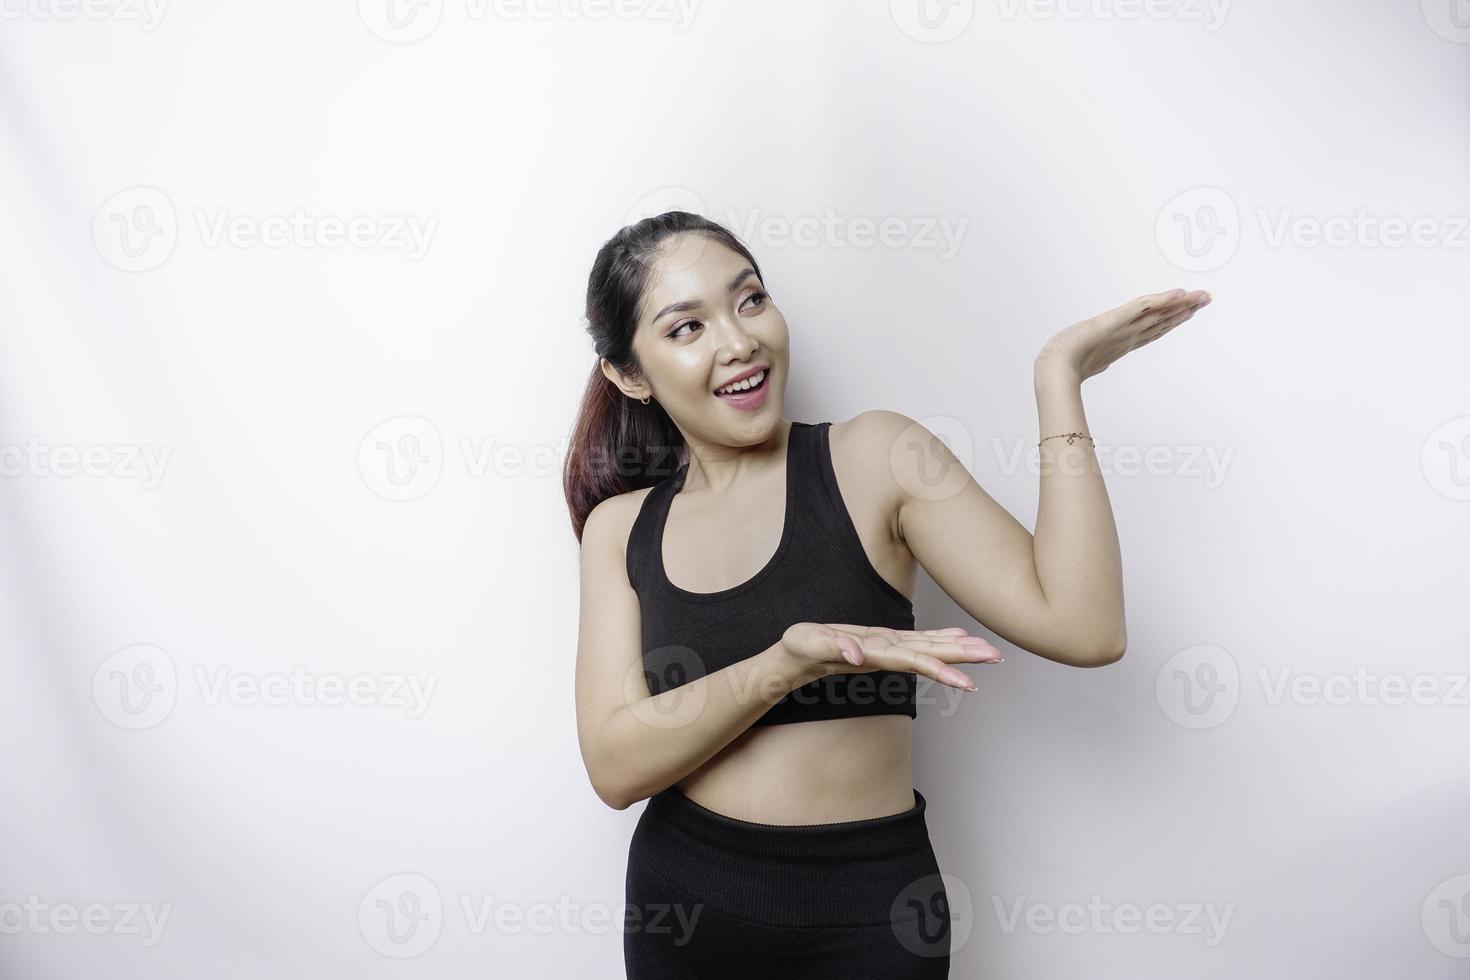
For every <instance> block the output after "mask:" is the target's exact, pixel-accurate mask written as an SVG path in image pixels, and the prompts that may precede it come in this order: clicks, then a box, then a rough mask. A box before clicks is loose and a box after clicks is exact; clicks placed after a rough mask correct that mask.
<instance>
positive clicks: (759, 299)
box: [669, 290, 770, 337]
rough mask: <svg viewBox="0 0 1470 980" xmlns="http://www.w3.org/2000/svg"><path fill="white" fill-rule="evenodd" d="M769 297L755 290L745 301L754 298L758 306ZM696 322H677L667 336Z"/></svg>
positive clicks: (673, 334) (677, 333) (694, 324)
mask: <svg viewBox="0 0 1470 980" xmlns="http://www.w3.org/2000/svg"><path fill="white" fill-rule="evenodd" d="M769 298H770V297H769V296H768V295H767V294H766V293H763V292H761V291H759V290H757V291H756V292H753V293H751V294H750V295H749V296H747V297H745V301H746V302H747V303H748V302H750V301H751V300H755V302H756V305H757V306H759V305H761V304H762V303H764V302H765V301H766V300H767V299H769ZM698 324H699V321H698V320H685V321H684V322H683V323H681V324H679V325H678V326H677V327H675V328H674V329H673V330H670V331H669V336H670V337H677V336H679V333H680V331H682V330H683V329H684V328H685V327H693V326H697V325H698Z"/></svg>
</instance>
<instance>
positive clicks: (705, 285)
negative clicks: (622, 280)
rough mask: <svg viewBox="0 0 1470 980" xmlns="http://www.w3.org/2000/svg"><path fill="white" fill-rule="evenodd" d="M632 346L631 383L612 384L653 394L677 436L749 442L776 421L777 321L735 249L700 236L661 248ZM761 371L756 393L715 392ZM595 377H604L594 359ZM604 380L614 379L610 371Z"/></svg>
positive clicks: (779, 376) (780, 397)
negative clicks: (635, 373)
mask: <svg viewBox="0 0 1470 980" xmlns="http://www.w3.org/2000/svg"><path fill="white" fill-rule="evenodd" d="M633 350H634V352H635V353H636V354H637V355H638V360H639V363H640V364H642V365H643V372H644V375H643V377H642V378H641V379H634V380H632V381H630V382H627V381H625V382H623V383H621V384H620V385H619V387H621V388H622V389H623V390H624V391H625V392H630V393H631V394H633V395H634V396H635V397H640V398H641V397H642V396H643V395H650V396H651V397H653V398H657V399H658V400H659V403H660V404H661V405H662V406H663V408H664V410H665V411H666V412H668V413H669V416H670V417H671V418H673V419H674V421H675V422H676V423H677V424H678V426H679V428H680V430H681V431H683V432H684V433H685V436H686V438H688V437H689V436H691V435H692V436H694V437H695V438H696V439H702V440H705V441H708V442H712V443H719V444H724V445H749V444H752V443H754V442H759V441H761V440H763V439H765V438H768V437H769V436H770V435H771V434H772V433H773V432H775V431H776V430H777V428H778V427H779V426H780V423H781V406H782V402H783V401H784V395H785V386H786V369H787V350H788V344H787V333H786V319H785V317H783V316H782V315H781V311H780V310H778V309H777V308H776V304H775V303H773V302H772V301H771V298H770V297H769V296H767V295H766V292H765V287H764V286H763V285H762V284H761V281H760V279H759V278H757V276H756V274H755V270H754V269H753V268H751V266H750V263H749V262H748V261H747V260H746V258H745V257H744V256H743V255H741V254H740V253H739V252H736V251H733V250H731V249H730V248H728V247H727V246H725V245H724V244H722V243H720V242H718V241H716V240H714V239H712V238H708V237H706V236H704V235H702V234H698V233H693V232H686V233H682V234H678V235H674V236H672V237H671V238H669V239H667V240H666V241H665V242H664V246H663V248H662V249H661V250H660V254H659V257H658V258H657V259H656V260H655V262H654V268H653V272H652V275H651V276H650V277H649V284H648V288H647V291H646V292H645V294H644V297H643V303H642V306H641V308H640V310H639V319H638V327H637V330H636V332H635V333H634V335H633ZM757 368H760V369H763V370H762V371H761V372H760V373H758V374H756V375H755V377H757V378H758V377H761V374H764V378H763V380H762V381H761V384H760V387H759V389H754V390H751V391H748V392H745V393H737V394H735V395H734V396H733V397H731V396H726V395H717V394H715V392H716V390H717V389H719V388H723V387H724V386H725V385H727V384H729V383H730V382H731V381H732V380H734V379H735V378H737V377H739V376H741V375H745V374H749V373H750V372H751V371H752V370H753V369H757ZM603 371H604V372H611V368H610V366H609V365H608V364H607V363H606V362H605V361H604V363H603ZM608 376H609V377H610V378H612V379H613V380H614V382H615V383H617V382H618V378H617V376H616V374H615V373H609V374H608Z"/></svg>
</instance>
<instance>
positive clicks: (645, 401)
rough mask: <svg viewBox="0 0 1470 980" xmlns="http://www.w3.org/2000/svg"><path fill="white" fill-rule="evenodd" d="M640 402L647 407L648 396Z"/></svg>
mask: <svg viewBox="0 0 1470 980" xmlns="http://www.w3.org/2000/svg"><path fill="white" fill-rule="evenodd" d="M639 401H641V402H642V403H643V404H645V405H647V404H648V396H647V395H644V396H643V397H642V398H640V399H639Z"/></svg>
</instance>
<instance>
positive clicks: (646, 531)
mask: <svg viewBox="0 0 1470 980" xmlns="http://www.w3.org/2000/svg"><path fill="white" fill-rule="evenodd" d="M679 469H683V467H682V466H681V467H679ZM678 477H679V473H678V470H676V471H675V472H674V473H673V474H671V475H669V476H666V477H664V478H663V479H662V480H660V481H658V482H657V483H655V484H654V485H653V487H652V488H651V489H650V490H649V491H648V493H646V494H644V495H643V503H642V504H641V505H640V506H639V508H638V516H637V517H635V518H634V519H633V526H632V527H631V528H629V530H628V544H627V547H626V548H625V549H624V550H625V555H624V560H625V561H626V563H627V568H628V583H629V584H630V585H632V586H633V591H635V592H642V591H643V589H644V587H645V585H646V584H647V583H648V581H649V578H648V576H649V574H650V571H649V567H648V566H649V563H648V555H649V552H650V551H651V550H652V548H653V542H654V540H655V537H656V535H655V532H656V531H657V529H658V521H660V520H662V515H663V512H664V508H665V507H667V506H668V498H669V496H670V494H672V493H673V489H674V486H675V484H676V482H677V480H678Z"/></svg>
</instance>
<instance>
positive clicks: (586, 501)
mask: <svg viewBox="0 0 1470 980" xmlns="http://www.w3.org/2000/svg"><path fill="white" fill-rule="evenodd" d="M680 232H696V233H698V234H701V235H705V236H707V237H708V238H710V239H712V240H713V241H716V242H718V243H720V244H722V245H725V246H728V247H729V248H730V249H732V250H733V251H736V252H739V253H740V254H741V255H742V256H744V257H745V259H746V261H748V262H749V263H750V266H751V268H752V269H754V270H755V274H756V276H757V278H760V279H761V281H762V282H764V281H765V280H764V277H762V276H761V269H760V266H759V265H758V264H757V263H756V261H755V257H754V256H752V255H751V254H750V250H749V249H748V248H746V247H745V245H744V244H743V243H742V242H741V241H740V239H738V238H736V237H735V235H734V233H732V232H731V231H730V230H729V229H728V228H726V227H725V226H724V225H721V224H719V223H717V222H715V221H711V220H710V219H708V218H705V217H703V216H702V215H697V214H691V213H689V212H688V211H665V212H664V213H663V214H660V215H655V216H653V217H651V218H644V219H643V220H642V221H639V222H637V223H636V224H631V225H626V226H624V227H623V228H622V229H621V230H619V231H618V233H617V234H616V235H614V236H613V237H612V238H609V239H608V240H607V241H606V242H605V243H604V244H603V246H602V248H601V249H599V250H598V252H597V259H596V261H594V262H593V263H592V273H591V275H589V276H588V278H587V332H588V333H589V334H591V335H592V346H593V349H594V350H596V352H597V356H598V358H599V360H598V361H597V362H595V363H594V364H593V365H592V374H591V376H590V377H589V378H588V379H587V389H586V391H584V392H583V393H582V407H581V409H580V410H579V411H578V412H577V421H576V424H575V425H574V426H573V428H572V437H571V442H570V445H569V447H568V450H567V458H566V463H565V465H564V466H563V468H562V490H563V492H564V493H565V494H566V498H567V506H568V507H569V508H570V509H571V512H572V531H573V533H575V534H576V536H577V540H578V541H579V542H580V541H581V540H582V527H583V525H584V524H585V523H586V522H587V515H588V514H590V513H592V508H594V507H596V506H597V505H598V504H600V503H602V501H604V500H606V499H608V498H609V497H615V496H617V495H618V494H620V493H627V492H628V491H630V490H638V489H641V488H643V487H649V486H653V485H654V484H655V483H657V482H658V481H659V480H660V479H663V478H665V477H668V476H671V475H672V474H673V473H674V471H675V470H676V469H678V467H679V466H680V465H681V464H682V463H684V462H685V461H686V458H687V457H686V456H685V446H684V436H683V434H682V433H680V431H679V428H678V426H676V425H675V424H674V420H673V419H671V418H669V414H668V413H667V412H665V411H664V408H663V406H662V405H660V404H659V403H658V400H657V399H650V400H649V402H648V404H647V405H644V404H643V403H642V402H640V401H637V400H635V399H632V398H629V397H628V396H627V395H625V394H623V393H622V391H621V390H619V388H618V386H617V385H615V384H613V383H612V381H611V380H609V379H608V377H607V375H605V374H603V373H602V368H601V367H600V366H599V365H600V364H601V358H604V357H605V358H607V359H608V362H609V363H610V364H612V365H613V366H614V367H616V368H617V369H618V370H619V371H622V372H623V373H624V374H628V375H632V376H634V377H640V376H642V374H643V368H642V365H641V364H639V363H638V358H637V356H636V355H635V354H634V353H633V334H634V332H635V331H636V329H637V327H638V315H639V312H640V308H641V305H642V302H643V298H644V297H643V293H644V290H645V289H647V288H648V281H649V276H650V274H651V272H652V270H653V263H654V260H655V258H656V257H657V253H658V250H659V247H660V246H661V245H662V244H663V243H664V241H665V239H667V238H669V237H670V236H672V235H676V234H678V233H680ZM671 457H672V458H671Z"/></svg>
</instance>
